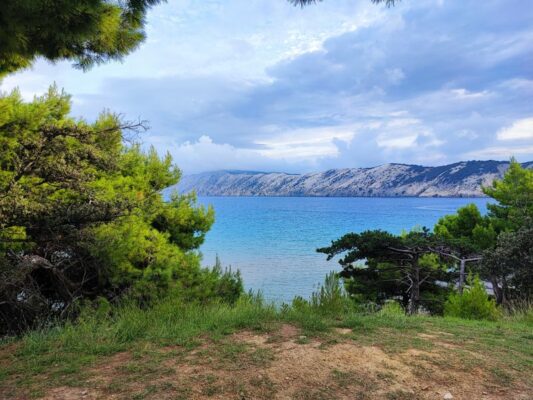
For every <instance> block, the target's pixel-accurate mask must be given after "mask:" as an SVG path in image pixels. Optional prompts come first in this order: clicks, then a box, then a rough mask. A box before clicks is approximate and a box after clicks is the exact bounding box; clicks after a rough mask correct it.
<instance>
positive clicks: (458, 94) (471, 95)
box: [450, 88, 491, 100]
mask: <svg viewBox="0 0 533 400" xmlns="http://www.w3.org/2000/svg"><path fill="white" fill-rule="evenodd" d="M450 92H451V94H452V95H453V96H454V97H455V98H456V99H458V100H473V99H481V98H483V97H487V96H490V95H491V93H490V92H489V91H488V90H483V91H481V92H470V91H468V90H466V89H463V88H461V89H452V90H450Z"/></svg>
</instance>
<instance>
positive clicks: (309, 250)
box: [199, 197, 487, 302]
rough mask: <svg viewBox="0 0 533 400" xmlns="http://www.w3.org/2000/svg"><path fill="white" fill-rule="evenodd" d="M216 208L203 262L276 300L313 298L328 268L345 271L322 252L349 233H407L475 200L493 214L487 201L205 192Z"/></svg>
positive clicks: (205, 201) (207, 200)
mask: <svg viewBox="0 0 533 400" xmlns="http://www.w3.org/2000/svg"><path fill="white" fill-rule="evenodd" d="M199 202H200V203H201V204H210V205H212V206H213V207H214V209H215V213H216V220H215V224H214V225H213V227H212V229H211V231H210V232H209V233H208V234H207V237H206V241H205V243H204V244H203V246H202V247H201V251H202V253H203V255H204V258H203V264H204V265H206V266H207V265H213V264H214V262H215V257H216V255H217V254H218V256H219V257H220V259H221V261H222V264H223V265H231V267H232V268H233V269H235V268H237V269H239V270H240V271H241V273H242V276H243V279H244V284H245V287H246V289H253V290H255V291H257V290H261V291H262V292H263V294H264V296H265V298H267V299H268V300H273V301H276V302H282V301H285V302H288V301H290V300H291V299H292V298H293V297H294V296H296V295H300V296H304V297H308V296H309V295H310V294H311V293H312V291H313V289H314V288H316V286H317V284H319V283H321V282H322V281H323V279H324V276H325V275H326V273H328V272H329V271H331V270H336V271H338V270H339V269H340V267H339V265H338V263H337V262H336V261H329V262H328V261H326V257H325V255H324V254H319V253H317V252H316V251H315V249H316V248H317V247H322V246H327V245H328V244H329V243H330V242H331V240H333V239H336V238H338V237H340V236H341V235H343V234H345V233H348V232H360V231H363V230H366V229H384V230H388V231H390V232H393V233H400V232H401V231H402V230H403V229H406V230H409V229H411V228H413V227H416V226H427V227H430V228H432V227H433V225H434V224H435V222H437V220H438V219H439V218H440V217H441V216H443V215H445V214H450V213H453V212H454V211H455V210H456V209H457V208H459V207H461V206H463V205H466V204H468V203H475V204H476V205H477V206H478V207H479V208H480V210H481V211H482V212H485V211H486V204H487V199H443V198H332V197H200V198H199Z"/></svg>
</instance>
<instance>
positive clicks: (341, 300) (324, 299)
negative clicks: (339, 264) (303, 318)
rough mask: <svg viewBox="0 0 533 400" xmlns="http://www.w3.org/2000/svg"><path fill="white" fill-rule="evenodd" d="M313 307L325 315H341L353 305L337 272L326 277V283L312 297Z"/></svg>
mask: <svg viewBox="0 0 533 400" xmlns="http://www.w3.org/2000/svg"><path fill="white" fill-rule="evenodd" d="M310 304H311V307H312V308H314V309H315V310H318V311H320V312H322V313H324V314H328V315H340V314H342V313H344V312H345V311H346V310H347V309H348V308H350V307H351V306H352V305H353V304H352V301H351V300H350V298H349V297H348V295H347V294H346V291H345V290H344V287H343V286H342V283H341V281H340V278H339V274H337V273H336V272H333V271H332V272H330V273H329V274H327V275H326V278H325V279H324V283H323V284H322V285H321V286H320V288H319V289H318V290H317V291H315V292H313V294H312V295H311V302H310Z"/></svg>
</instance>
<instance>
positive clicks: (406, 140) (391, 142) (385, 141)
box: [377, 134, 418, 149]
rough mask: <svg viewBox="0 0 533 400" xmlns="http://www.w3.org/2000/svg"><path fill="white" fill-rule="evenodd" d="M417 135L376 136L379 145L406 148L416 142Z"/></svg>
mask: <svg viewBox="0 0 533 400" xmlns="http://www.w3.org/2000/svg"><path fill="white" fill-rule="evenodd" d="M417 138H418V135H416V134H415V135H408V136H401V137H397V138H387V137H378V138H377V144H378V146H379V147H387V148H393V149H407V148H409V147H412V146H414V145H415V143H416V139H417Z"/></svg>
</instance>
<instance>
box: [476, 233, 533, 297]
mask: <svg viewBox="0 0 533 400" xmlns="http://www.w3.org/2000/svg"><path fill="white" fill-rule="evenodd" d="M481 272H482V273H483V275H484V276H488V277H490V278H491V281H492V287H493V288H494V295H495V297H496V301H497V303H498V304H503V305H505V304H507V303H508V301H509V300H513V299H519V300H526V301H527V300H531V299H533V226H531V225H530V226H524V227H522V228H520V229H518V230H517V231H514V232H513V231H510V232H502V233H501V234H500V235H499V236H498V241H497V244H496V247H494V248H493V249H489V250H487V251H485V252H484V254H483V262H482V264H481Z"/></svg>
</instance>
